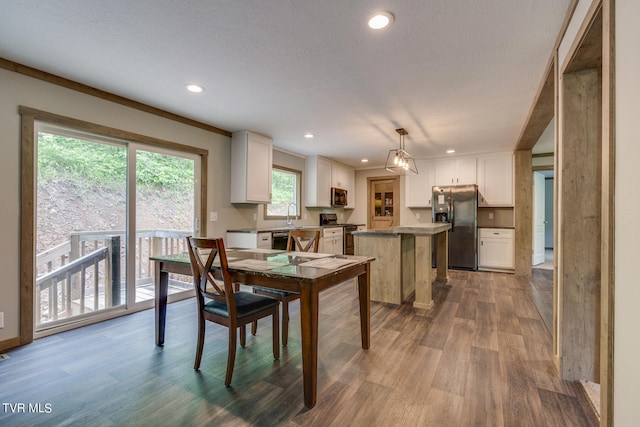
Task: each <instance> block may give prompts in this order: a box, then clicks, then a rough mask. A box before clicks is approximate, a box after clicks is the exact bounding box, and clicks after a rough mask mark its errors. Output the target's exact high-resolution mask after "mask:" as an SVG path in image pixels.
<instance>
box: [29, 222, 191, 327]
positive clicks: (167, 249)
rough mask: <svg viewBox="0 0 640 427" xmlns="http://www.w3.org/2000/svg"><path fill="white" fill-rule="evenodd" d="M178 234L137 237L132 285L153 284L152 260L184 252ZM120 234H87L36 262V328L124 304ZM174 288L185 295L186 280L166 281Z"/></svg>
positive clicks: (149, 232) (73, 236)
mask: <svg viewBox="0 0 640 427" xmlns="http://www.w3.org/2000/svg"><path fill="white" fill-rule="evenodd" d="M190 234H191V233H190V232H187V231H179V230H145V231H141V232H139V233H137V235H136V247H135V249H131V250H135V259H136V262H135V267H136V268H135V285H136V287H137V288H138V287H144V286H147V287H148V286H150V285H151V284H152V283H153V273H154V270H153V263H152V261H150V260H149V258H150V257H151V256H154V255H168V254H174V253H181V252H185V251H186V241H185V237H186V236H188V235H190ZM124 247H125V245H124V232H118V231H116V232H113V231H98V232H96V231H88V232H77V233H72V234H71V235H70V239H69V241H67V242H64V243H62V244H60V245H58V246H56V247H54V248H51V249H49V250H47V251H45V252H42V253H40V254H38V255H37V256H36V271H37V273H38V278H37V279H36V307H37V309H36V325H42V324H45V323H49V322H53V321H56V320H60V319H65V318H69V317H72V316H76V315H82V314H84V313H87V312H92V311H97V310H100V309H103V308H109V307H115V306H118V305H120V304H121V302H123V301H124V287H122V286H121V284H122V283H125V275H126V272H125V268H124V267H123V266H125V265H126V263H125V250H124ZM171 282H172V284H173V285H174V286H178V287H182V288H184V289H190V288H191V283H190V280H189V279H186V278H180V277H177V278H172V280H171Z"/></svg>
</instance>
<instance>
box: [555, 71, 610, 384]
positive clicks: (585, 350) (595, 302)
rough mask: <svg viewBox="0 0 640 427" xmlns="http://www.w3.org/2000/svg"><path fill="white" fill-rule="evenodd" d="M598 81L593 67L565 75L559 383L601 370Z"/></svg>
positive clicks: (594, 377) (589, 377)
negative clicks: (560, 379)
mask: <svg viewBox="0 0 640 427" xmlns="http://www.w3.org/2000/svg"><path fill="white" fill-rule="evenodd" d="M601 80H602V79H601V75H600V72H599V70H597V69H588V70H582V71H575V72H571V73H566V74H564V76H563V82H562V107H561V114H562V129H561V141H562V153H561V156H560V159H559V164H560V171H559V173H560V175H561V179H560V188H559V191H560V200H561V207H560V209H559V213H558V215H559V220H560V228H559V233H560V236H559V240H560V242H561V245H560V253H559V258H558V265H559V276H558V281H559V283H558V288H559V292H560V306H559V314H560V341H559V343H560V348H559V353H560V369H561V375H562V378H564V379H567V380H590V381H594V382H599V368H600V366H599V365H600V354H599V351H600V344H599V339H600V300H601V296H600V265H601V229H600V225H601V194H602V178H601V173H602V142H601V141H602V104H601V90H602V89H601V86H602V81H601Z"/></svg>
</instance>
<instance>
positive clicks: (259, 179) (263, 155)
mask: <svg viewBox="0 0 640 427" xmlns="http://www.w3.org/2000/svg"><path fill="white" fill-rule="evenodd" d="M247 200H250V201H254V202H270V201H271V141H270V140H267V139H266V138H264V137H262V136H260V135H255V134H252V133H249V137H248V140H247Z"/></svg>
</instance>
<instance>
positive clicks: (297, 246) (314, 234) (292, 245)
mask: <svg viewBox="0 0 640 427" xmlns="http://www.w3.org/2000/svg"><path fill="white" fill-rule="evenodd" d="M307 239H308V240H307ZM303 240H307V242H303ZM319 244H320V230H315V231H311V232H309V231H305V230H291V231H289V241H288V245H287V250H289V251H299V252H318V245H319Z"/></svg>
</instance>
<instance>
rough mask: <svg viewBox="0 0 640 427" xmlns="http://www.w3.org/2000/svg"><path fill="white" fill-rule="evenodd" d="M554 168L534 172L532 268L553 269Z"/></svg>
mask: <svg viewBox="0 0 640 427" xmlns="http://www.w3.org/2000/svg"><path fill="white" fill-rule="evenodd" d="M554 183H555V177H554V171H553V169H537V170H536V169H535V168H534V172H533V234H532V236H533V245H532V246H533V257H532V268H537V269H542V270H553V265H554V243H553V229H554V220H553V211H554V208H553V203H554Z"/></svg>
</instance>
